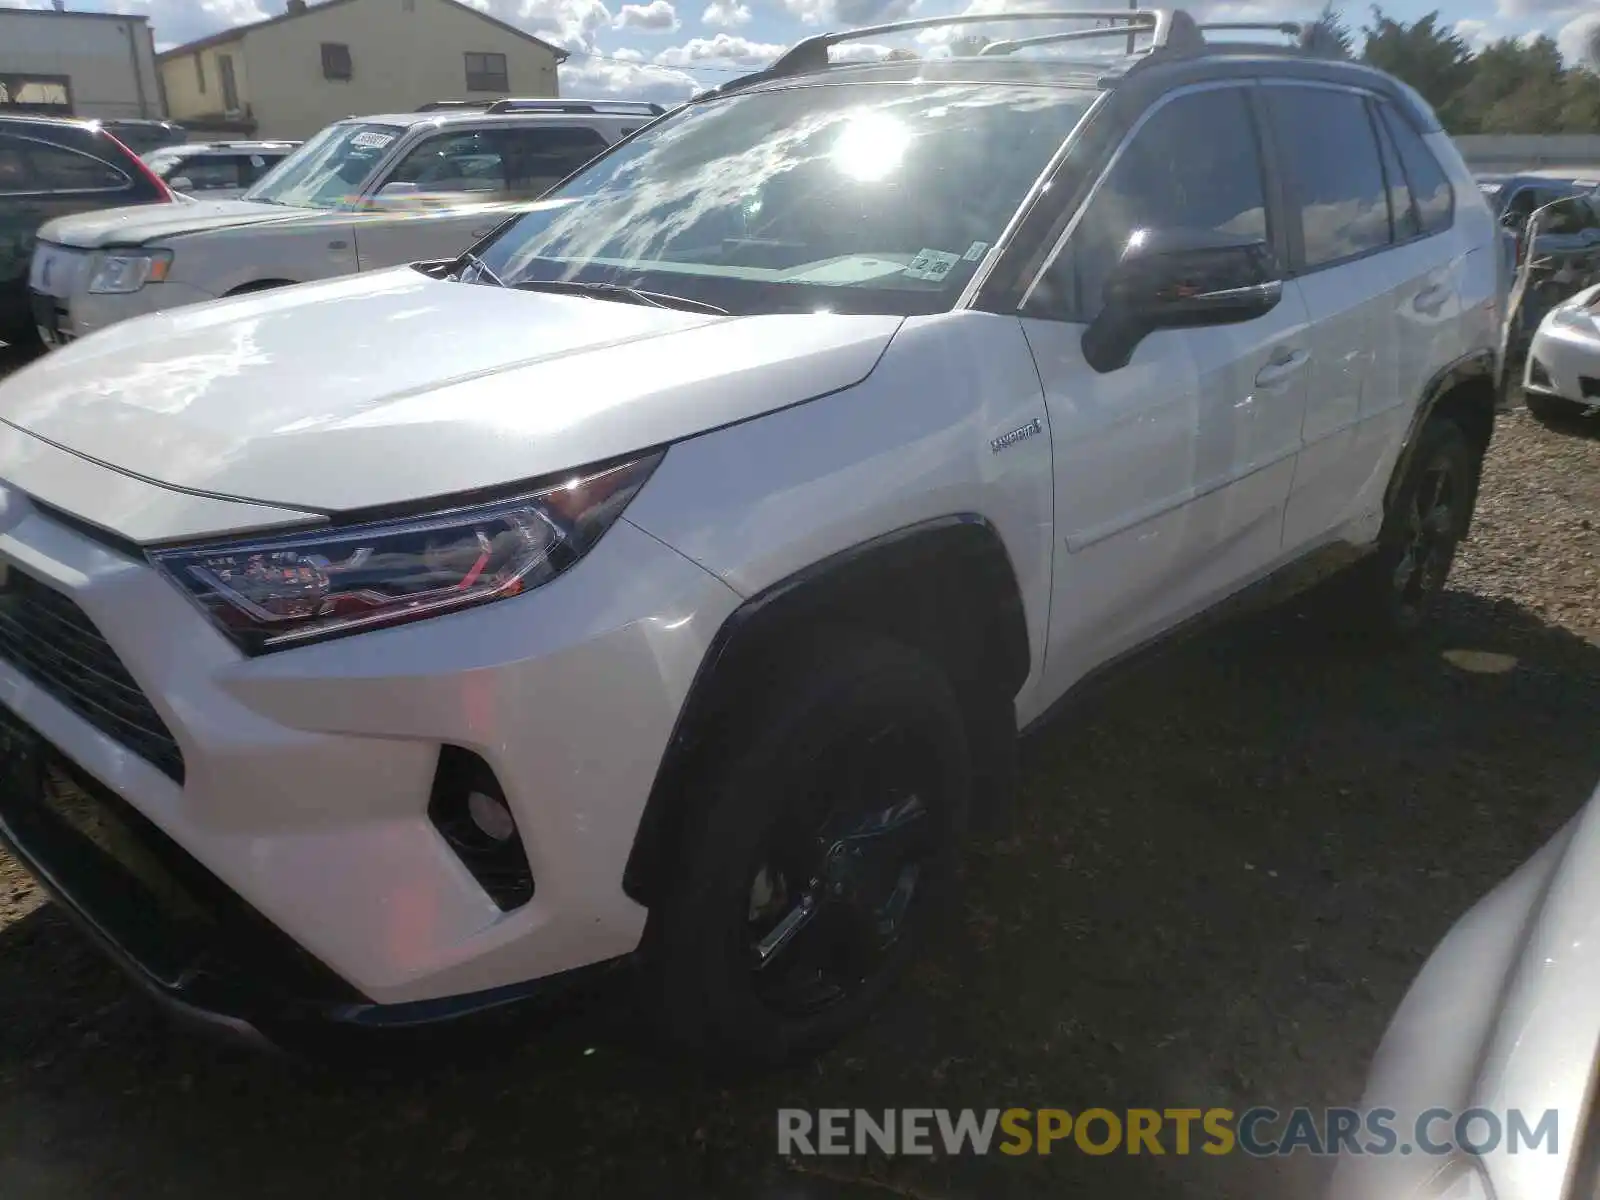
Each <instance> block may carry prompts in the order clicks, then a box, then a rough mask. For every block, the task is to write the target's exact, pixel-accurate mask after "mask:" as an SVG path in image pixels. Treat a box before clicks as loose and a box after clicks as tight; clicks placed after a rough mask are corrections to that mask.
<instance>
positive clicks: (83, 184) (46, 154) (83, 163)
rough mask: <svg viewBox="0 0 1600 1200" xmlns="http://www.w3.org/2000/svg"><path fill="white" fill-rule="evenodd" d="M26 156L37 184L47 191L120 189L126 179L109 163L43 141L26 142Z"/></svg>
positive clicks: (126, 182)
mask: <svg viewBox="0 0 1600 1200" xmlns="http://www.w3.org/2000/svg"><path fill="white" fill-rule="evenodd" d="M28 157H29V159H31V160H32V162H33V174H34V177H35V178H36V179H37V180H38V181H39V186H40V187H41V188H43V189H44V190H45V191H47V192H77V191H96V190H103V189H106V188H121V187H126V186H127V185H128V182H129V179H128V177H127V176H126V175H124V174H123V173H122V172H121V171H119V170H117V169H116V168H115V167H113V166H111V165H110V164H109V163H104V162H101V161H100V160H99V159H98V158H91V157H90V156H89V155H87V154H79V153H78V152H77V151H75V150H67V149H64V148H63V147H61V146H51V145H48V144H46V143H44V142H30V143H29V144H28Z"/></svg>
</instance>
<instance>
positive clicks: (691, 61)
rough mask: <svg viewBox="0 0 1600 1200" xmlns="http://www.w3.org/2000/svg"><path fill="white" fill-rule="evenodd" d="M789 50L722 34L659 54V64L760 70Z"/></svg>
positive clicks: (700, 39) (691, 40) (657, 57)
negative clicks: (710, 65) (708, 65)
mask: <svg viewBox="0 0 1600 1200" xmlns="http://www.w3.org/2000/svg"><path fill="white" fill-rule="evenodd" d="M787 48H788V47H786V46H779V45H774V44H773V43H770V42H752V41H751V40H750V39H749V38H744V37H740V36H739V35H738V34H734V33H719V34H717V35H716V36H715V37H710V38H690V39H689V40H688V41H687V42H685V43H684V44H683V45H681V46H673V47H671V48H670V49H667V50H663V51H662V52H661V53H660V54H658V55H656V59H655V60H656V62H657V63H658V64H660V65H661V66H664V67H686V66H694V65H700V64H715V65H719V66H721V65H727V66H733V67H761V66H765V65H766V64H767V63H769V62H771V61H772V60H773V59H775V58H777V57H778V55H780V54H782V53H783V52H784V50H786V49H787Z"/></svg>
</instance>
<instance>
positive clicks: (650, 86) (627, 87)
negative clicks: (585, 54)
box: [561, 51, 705, 106]
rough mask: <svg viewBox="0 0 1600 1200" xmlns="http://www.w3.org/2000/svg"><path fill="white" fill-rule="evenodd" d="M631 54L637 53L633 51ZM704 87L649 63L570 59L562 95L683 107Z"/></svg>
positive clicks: (564, 71)
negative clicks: (679, 105) (682, 105)
mask: <svg viewBox="0 0 1600 1200" xmlns="http://www.w3.org/2000/svg"><path fill="white" fill-rule="evenodd" d="M621 53H623V52H622V51H618V54H621ZM632 53H637V52H636V51H635V52H632ZM704 89H705V85H704V84H702V83H700V82H697V81H696V80H695V79H694V77H693V76H690V75H686V74H684V72H682V71H673V70H669V69H668V68H666V67H658V66H652V65H651V64H649V63H636V62H632V61H629V62H616V61H609V60H606V59H596V58H571V59H568V60H567V61H566V62H564V63H562V64H561V94H562V95H563V96H576V97H580V98H583V99H591V98H592V99H598V100H604V99H614V100H654V101H655V102H656V103H658V104H666V105H669V106H670V105H673V104H681V103H682V102H683V101H685V100H687V99H688V98H689V97H690V96H692V95H694V94H695V93H696V92H699V91H703V90H704Z"/></svg>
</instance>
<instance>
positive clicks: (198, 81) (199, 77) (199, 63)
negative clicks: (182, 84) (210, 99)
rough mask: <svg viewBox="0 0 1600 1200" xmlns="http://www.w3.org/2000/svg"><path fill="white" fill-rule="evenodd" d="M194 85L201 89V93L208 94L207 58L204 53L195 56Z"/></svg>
mask: <svg viewBox="0 0 1600 1200" xmlns="http://www.w3.org/2000/svg"><path fill="white" fill-rule="evenodd" d="M194 85H195V87H197V88H199V89H200V94H201V95H202V96H204V95H205V94H206V59H205V55H203V54H196V55H195V56H194Z"/></svg>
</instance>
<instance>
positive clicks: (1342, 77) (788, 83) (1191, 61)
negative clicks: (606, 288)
mask: <svg viewBox="0 0 1600 1200" xmlns="http://www.w3.org/2000/svg"><path fill="white" fill-rule="evenodd" d="M1085 20H1092V21H1094V22H1095V27H1093V28H1081V27H1080V28H1071V29H1066V30H1059V29H1058V30H1057V31H1055V32H1051V31H1049V30H1048V29H1047V30H1045V31H1044V32H1043V33H1038V34H1030V36H1027V37H1020V38H1009V39H999V40H994V41H988V42H986V43H985V44H984V46H983V48H982V49H981V50H980V51H979V52H978V53H976V54H972V55H963V56H960V57H955V56H950V57H944V58H920V57H916V56H914V55H913V56H909V57H901V58H884V59H882V60H879V61H875V62H864V63H863V62H856V61H842V62H835V61H833V60H832V59H830V57H829V52H830V51H831V50H832V49H833V47H835V46H838V45H842V44H845V43H849V42H854V41H859V40H863V39H865V40H868V41H869V42H870V41H871V40H872V39H875V38H878V37H880V36H882V35H885V34H898V33H905V32H909V31H911V30H920V29H929V28H933V27H937V26H964V25H980V24H987V25H997V24H998V25H1012V26H1015V25H1017V24H1020V23H1022V22H1028V23H1029V26H1030V27H1031V28H1039V27H1040V26H1041V25H1044V24H1047V23H1050V22H1054V23H1056V24H1057V25H1060V24H1062V23H1077V22H1082V21H1085ZM1224 30H1225V31H1230V32H1243V31H1250V32H1254V33H1258V34H1259V33H1271V34H1276V35H1280V36H1283V37H1289V38H1292V39H1294V40H1293V43H1292V44H1287V45H1280V44H1275V43H1269V42H1262V41H1259V40H1239V39H1235V38H1225V39H1222V40H1213V39H1211V38H1209V37H1208V36H1207V32H1208V31H1224ZM1305 32H1306V30H1305V27H1303V26H1301V25H1300V24H1298V23H1296V22H1292V21H1223V22H1212V23H1202V22H1200V21H1197V20H1196V19H1195V18H1194V17H1192V16H1190V15H1189V13H1187V12H1185V11H1184V10H1183V9H1159V8H1137V7H1135V8H1130V9H1128V10H1127V11H1126V12H1122V11H1115V10H1110V9H1095V10H1088V9H1085V10H1081V11H1066V10H1056V9H1050V10H1047V11H1024V10H1016V11H1012V10H1006V9H998V10H993V11H987V12H982V13H974V12H972V11H970V10H969V11H968V12H966V13H961V14H957V15H955V16H945V17H915V18H911V19H908V20H903V21H892V22H889V23H886V24H883V25H872V26H865V27H862V28H857V29H850V30H843V31H839V32H834V33H823V34H816V35H814V36H812V37H809V38H806V39H804V40H803V41H800V42H797V43H796V44H795V45H794V46H791V47H790V48H789V49H788V50H786V51H785V52H784V53H783V54H781V55H779V56H778V58H777V59H776V60H775V61H774V62H773V63H772V64H771V65H770V66H768V67H765V68H763V69H762V70H760V71H755V72H752V73H751V74H749V75H742V76H740V77H738V78H736V79H732V80H729V81H728V82H726V83H723V84H719V85H718V86H716V87H714V88H711V89H710V90H708V91H705V92H701V93H700V94H698V95H697V96H695V97H694V98H693V99H691V100H690V101H689V102H688V103H690V104H698V103H703V102H706V101H709V100H715V99H719V98H721V97H723V96H727V95H730V94H734V93H739V92H746V91H751V90H756V89H774V88H784V87H794V86H798V85H803V84H830V83H860V82H874V81H903V82H923V81H929V80H950V81H971V82H990V83H999V82H1004V83H1030V84H1044V85H1054V86H1058V87H1078V88H1093V89H1096V90H1101V91H1117V92H1124V91H1125V92H1126V93H1127V94H1128V96H1129V98H1130V99H1131V100H1134V101H1138V100H1140V99H1143V98H1146V97H1148V96H1151V95H1155V94H1159V93H1160V92H1161V91H1165V90H1168V89H1170V88H1173V87H1178V86H1182V85H1183V84H1186V83H1197V82H1202V81H1209V80H1227V79H1245V78H1252V77H1254V78H1262V77H1268V76H1270V77H1272V78H1289V79H1304V80H1308V81H1317V82H1328V83H1335V84H1345V85H1350V86H1357V87H1362V88H1365V89H1367V90H1370V91H1373V92H1376V93H1378V94H1379V95H1382V96H1384V97H1385V98H1386V99H1388V100H1390V101H1392V102H1393V103H1394V104H1395V105H1396V107H1398V108H1399V109H1401V110H1402V111H1403V112H1405V114H1406V115H1407V117H1408V119H1409V120H1410V122H1411V124H1413V125H1414V126H1416V127H1417V128H1418V129H1419V130H1421V131H1423V132H1426V133H1434V132H1439V131H1440V125H1439V119H1438V117H1437V115H1436V114H1435V113H1434V112H1433V110H1432V108H1431V107H1430V106H1429V105H1428V102H1427V101H1426V100H1424V99H1423V98H1422V96H1421V95H1419V94H1418V93H1417V92H1416V91H1415V89H1413V88H1411V87H1410V86H1409V85H1407V84H1405V83H1403V82H1401V81H1400V80H1398V79H1396V78H1395V77H1394V76H1392V75H1389V74H1386V73H1385V72H1383V71H1379V70H1377V69H1376V68H1373V67H1369V66H1366V65H1365V64H1362V63H1357V62H1354V61H1352V60H1350V59H1347V58H1335V57H1330V56H1329V55H1327V54H1324V53H1321V52H1319V51H1318V50H1316V49H1307V48H1305V47H1304V46H1302V45H1301V40H1302V39H1303V37H1304V35H1305ZM1124 38H1126V39H1128V41H1129V45H1130V47H1132V46H1133V40H1134V39H1135V38H1144V39H1147V42H1146V45H1144V46H1142V47H1135V48H1133V52H1131V53H1119V52H1116V49H1115V46H1112V47H1110V49H1111V50H1112V51H1113V52H1112V53H1109V54H1107V53H1100V54H1096V53H1094V52H1093V50H1092V48H1091V51H1090V53H1087V54H1072V53H1070V52H1069V53H1067V54H1061V53H1058V51H1059V50H1061V49H1062V48H1063V47H1064V46H1067V45H1068V44H1070V45H1072V46H1076V45H1077V44H1078V43H1080V42H1082V43H1083V44H1085V45H1088V44H1089V42H1090V41H1091V40H1100V41H1101V42H1102V44H1103V43H1104V42H1106V41H1110V42H1113V43H1114V42H1118V41H1121V40H1122V39H1124ZM1047 45H1048V46H1050V47H1052V49H1051V50H1050V51H1048V52H1046V53H1045V54H1044V55H1043V56H1032V57H1018V56H1016V52H1017V51H1019V50H1025V49H1026V50H1035V49H1037V50H1043V49H1044V48H1045V46H1047Z"/></svg>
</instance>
